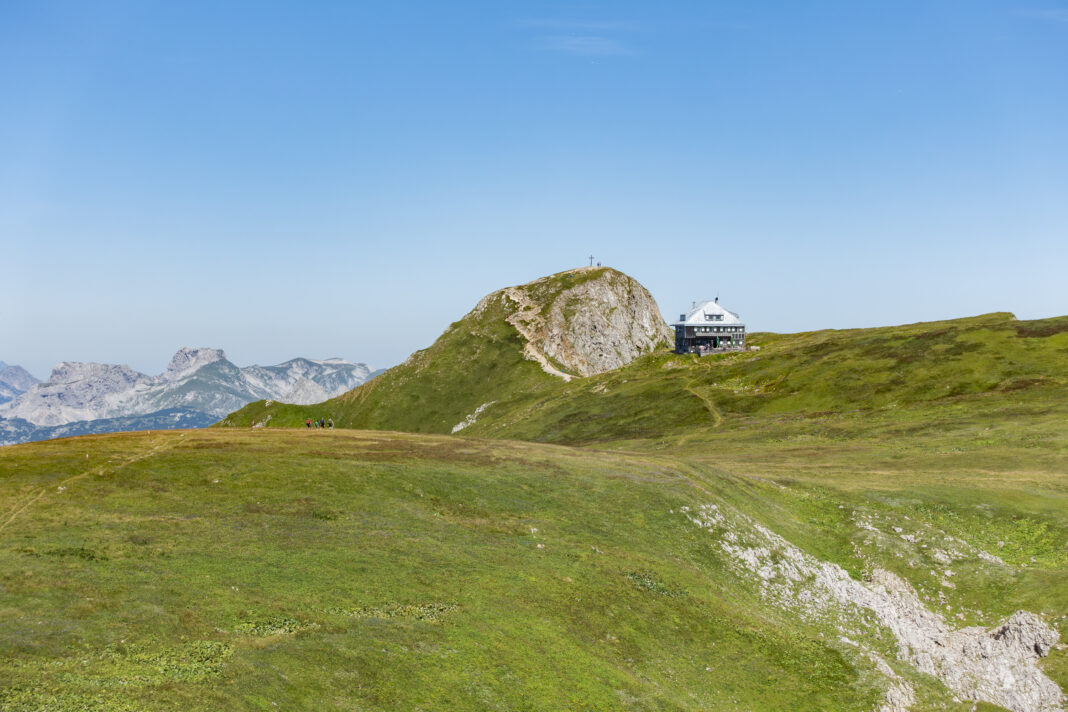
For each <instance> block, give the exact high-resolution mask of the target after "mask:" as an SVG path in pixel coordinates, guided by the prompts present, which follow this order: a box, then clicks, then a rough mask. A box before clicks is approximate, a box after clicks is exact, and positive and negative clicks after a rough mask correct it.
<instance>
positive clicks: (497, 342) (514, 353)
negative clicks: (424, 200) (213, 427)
mask: <svg viewBox="0 0 1068 712" xmlns="http://www.w3.org/2000/svg"><path fill="white" fill-rule="evenodd" d="M592 281H601V282H603V283H605V284H606V285H613V286H614V287H615V288H617V289H627V288H632V287H636V288H638V289H641V290H643V291H644V288H643V287H641V285H639V284H637V282H635V281H634V280H633V279H632V278H630V277H628V276H626V275H624V274H622V273H620V272H618V271H616V270H612V269H609V268H607V267H606V268H597V269H580V270H571V271H568V272H561V273H559V274H555V275H552V276H549V277H545V278H543V279H539V280H535V281H534V282H531V283H529V284H526V285H521V286H520V287H518V288H514V289H518V290H521V291H522V293H523V295H524V296H525V298H526V299H529V300H530V301H531V302H532V303H533V304H535V305H537V306H539V307H540V309H541V311H542V314H543V315H544V314H547V313H548V312H549V311H550V309H551V308H552V307H553V306H559V307H561V311H562V312H563V314H564V318H567V316H568V315H569V314H571V313H572V312H574V311H576V310H577V309H578V308H579V307H578V306H576V305H575V304H573V303H571V301H569V294H571V292H569V290H573V289H575V288H576V287H579V286H580V285H583V284H585V283H588V282H592ZM558 301H559V302H560V303H559V304H558ZM516 311H517V305H516V304H515V303H514V302H513V301H512V299H511V298H510V297H509V296H508V295H507V294H506V293H505V290H501V291H499V292H494V293H493V294H490V295H488V296H487V297H486V298H485V299H483V300H482V301H481V302H480V303H479V304H478V306H476V307H475V309H473V310H472V311H471V312H470V313H468V314H467V315H465V316H464V317H463V318H462V319H461V320H459V321H457V322H454V323H453V324H452V325H450V326H449V328H448V329H446V330H445V333H443V334H442V335H441V336H440V337H439V338H438V340H437V341H435V342H434V344H433V345H432V346H431V347H430V348H428V349H424V350H422V351H417V352H415V353H414V354H412V356H411V357H410V358H408V360H407V361H405V362H404V363H403V364H401V365H400V366H397V367H395V368H391V369H389V370H388V371H386V372H385V373H383V374H382V375H380V376H378V377H377V378H375V379H374V380H372V381H370V382H368V383H367V384H365V385H362V386H360V387H358V388H356V389H354V390H353V391H351V392H349V393H346V394H345V395H342V396H340V397H338V398H334V399H332V400H329V401H326V402H325V403H322V404H318V405H312V406H292V405H288V404H284V403H268V402H265V401H259V402H256V403H251V404H249V405H248V406H246V407H245V408H242V409H241V410H239V411H238V412H236V413H233V414H231V415H230V416H229V417H228V418H226V419H225V420H224V421H223V423H222V424H221V425H222V426H223V427H225V426H237V427H245V426H251V425H255V424H264V425H266V426H268V427H296V426H299V425H301V424H303V423H304V422H305V420H307V419H309V418H310V419H312V420H318V419H319V418H332V419H333V420H334V422H335V423H336V424H337V426H338V427H345V428H377V429H386V430H403V431H407V432H419V433H448V432H451V430H452V428H453V427H454V426H455V425H457V424H458V423H460V422H461V421H463V420H464V419H465V418H466V417H467V415H468V414H470V413H472V412H473V411H475V410H476V409H477V408H478V407H479V406H482V405H484V404H486V403H489V402H491V401H495V400H502V399H503V400H508V399H513V398H520V399H521V398H524V397H527V396H530V395H533V394H539V393H543V392H547V391H552V389H553V388H554V387H555V386H556V385H557V384H558V383H562V382H563V381H562V380H561V379H560V378H559V377H557V376H552V375H550V374H548V373H546V372H545V371H544V370H543V369H542V367H541V366H540V365H539V364H538V363H537V362H535V361H533V360H530V359H528V358H527V357H526V356H525V355H524V348H525V347H526V346H527V343H528V342H527V339H525V338H524V337H523V336H522V335H521V334H520V332H519V331H518V330H517V329H516V328H515V327H514V326H513V325H512V324H511V323H509V321H508V318H509V317H511V316H512V315H514V314H515V313H516ZM658 318H659V317H658ZM547 362H548V363H549V365H550V366H551V367H552V368H555V369H557V370H558V371H560V372H562V373H568V374H570V373H573V372H572V371H569V369H568V366H567V365H566V364H563V363H561V362H559V361H554V360H553V359H552V358H551V357H550V358H547Z"/></svg>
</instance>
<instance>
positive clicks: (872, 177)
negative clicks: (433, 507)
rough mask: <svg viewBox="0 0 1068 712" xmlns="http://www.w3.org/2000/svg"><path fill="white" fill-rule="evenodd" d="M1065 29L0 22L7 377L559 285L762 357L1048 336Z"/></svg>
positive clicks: (113, 12)
mask: <svg viewBox="0 0 1068 712" xmlns="http://www.w3.org/2000/svg"><path fill="white" fill-rule="evenodd" d="M1065 76H1068V5H1065V4H1064V3H1063V2H1053V3H1035V4H1034V5H1026V6H1022V5H1020V4H1019V3H1014V2H990V1H981V2H964V1H958V2H918V1H917V2H904V3H893V4H886V5H878V6H876V5H870V4H864V5H858V4H856V3H850V2H844V1H843V2H827V3H821V4H820V5H819V6H818V7H809V6H787V7H772V6H755V5H754V4H752V3H740V2H728V3H722V4H716V5H714V6H713V5H710V4H705V3H697V2H677V3H661V4H656V5H650V4H647V3H637V2H623V3H584V4H582V5H572V4H567V3H531V4H526V5H524V6H522V7H521V8H520V7H519V6H516V5H511V4H509V5H507V6H502V5H500V4H498V3H490V2H461V3H453V4H449V5H447V6H444V5H440V4H436V3H426V2H423V3H413V4H407V5H405V6H404V7H395V6H389V5H387V6H380V7H362V6H355V5H349V4H346V3H336V4H335V3H323V4H320V5H315V6H307V5H296V4H293V5H281V4H271V5H268V6H262V5H255V4H247V5H246V4H232V5H226V6H218V5H217V4H213V3H201V2H193V3H182V4H177V5H176V4H173V3H160V2H147V3H133V2H114V3H108V4H104V3H97V4H83V3H74V2H33V3H30V2H24V3H19V2H15V3H6V4H4V6H3V7H0V91H2V92H3V96H4V97H5V111H3V112H0V155H3V156H4V160H3V161H0V255H3V256H4V257H5V261H4V263H3V264H4V269H3V271H2V272H0V277H2V279H0V304H2V305H3V307H2V308H0V360H3V361H5V362H7V363H9V364H17V365H21V366H23V367H24V368H26V369H27V370H29V371H30V372H31V373H33V375H34V376H36V377H38V378H46V377H47V376H48V373H49V371H50V370H51V368H52V366H53V365H55V364H56V363H57V362H59V361H98V362H106V363H125V364H128V365H130V366H131V367H133V368H135V369H137V370H139V371H142V372H145V373H150V374H154V373H159V372H161V371H162V370H163V369H164V368H165V367H166V365H167V362H168V361H169V359H170V357H171V355H173V353H174V352H175V351H176V350H177V349H178V348H180V347H182V346H194V347H196V346H210V347H214V348H221V349H223V350H225V351H226V353H227V356H228V357H229V358H230V359H231V360H232V361H233V362H234V363H236V364H238V365H240V366H247V365H251V364H253V363H259V364H261V365H268V364H275V363H279V362H281V361H285V360H288V359H290V358H294V357H297V356H304V357H308V358H316V359H323V358H329V357H334V356H340V357H342V358H345V359H347V360H350V361H362V362H366V363H368V364H370V365H371V366H373V367H375V368H381V367H385V366H389V365H393V364H396V363H399V362H401V361H403V360H404V359H405V358H406V357H407V356H408V355H409V354H410V353H411V352H412V351H415V350H417V349H420V348H425V347H426V346H429V345H430V344H431V343H432V342H433V341H434V339H435V338H437V336H438V335H439V334H440V333H441V331H442V330H443V329H444V328H445V327H446V326H447V325H448V324H449V323H450V322H452V321H455V320H456V319H459V318H460V317H462V316H463V315H464V314H465V313H466V312H467V311H468V310H469V309H471V308H472V307H473V306H474V305H475V303H476V302H477V301H478V299H479V298H481V297H482V296H483V295H485V294H486V293H488V292H491V291H494V290H496V289H499V288H502V287H505V286H509V285H513V284H520V283H524V282H527V281H530V280H532V279H536V278H538V277H541V276H544V275H547V274H551V273H554V272H559V271H561V270H565V269H569V268H573V267H579V266H582V265H585V264H587V263H588V256H589V255H591V254H592V255H594V258H595V260H598V261H601V262H603V263H604V264H605V265H607V266H611V267H614V268H616V269H619V270H621V271H623V272H626V273H627V274H629V275H631V276H633V277H635V278H636V279H638V280H639V281H640V282H642V284H644V285H645V286H646V287H647V288H648V289H649V290H650V291H651V292H652V294H653V296H654V297H655V298H656V300H657V302H658V304H659V306H660V308H661V311H662V313H663V315H664V316H665V318H667V319H668V321H671V320H672V319H673V318H674V317H676V316H677V315H678V314H679V313H680V312H681V311H683V310H684V309H685V308H686V307H688V306H689V305H690V304H691V302H692V301H694V300H702V299H710V298H713V297H715V296H717V295H718V296H720V298H721V301H722V303H723V304H724V305H725V306H727V308H729V309H731V310H733V311H735V312H738V313H739V314H741V316H742V318H743V320H744V321H745V322H746V324H747V326H748V328H749V329H750V330H752V331H777V332H795V331H805V330H812V329H823V328H854V327H866V326H882V325H891V324H902V323H911V322H916V321H935V320H941V319H947V318H956V317H965V316H973V315H977V314H982V313H988V312H995V311H1010V312H1013V313H1015V314H1016V316H1017V317H1018V318H1021V319H1032V318H1042V317H1050V316H1059V315H1063V314H1068V288H1065V286H1064V277H1063V272H1064V265H1065V264H1068V201H1066V200H1065V199H1064V196H1065V195H1068V83H1066V82H1065V81H1064V77H1065Z"/></svg>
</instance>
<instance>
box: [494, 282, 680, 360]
mask: <svg viewBox="0 0 1068 712" xmlns="http://www.w3.org/2000/svg"><path fill="white" fill-rule="evenodd" d="M499 294H503V295H504V296H505V297H506V298H507V299H508V300H510V302H511V303H512V304H513V305H514V311H513V312H512V314H511V316H509V317H508V323H510V324H511V325H512V326H514V327H515V328H516V330H518V331H519V333H520V334H522V335H523V337H524V338H525V339H526V340H527V347H526V349H525V352H526V355H527V358H529V359H531V360H534V361H538V362H539V363H541V365H542V368H543V369H545V371H546V372H548V373H552V374H553V375H556V376H560V377H562V378H564V379H565V380H567V379H569V378H570V376H572V375H579V376H592V375H595V374H598V373H604V372H605V371H611V370H612V369H615V368H619V367H621V366H625V365H627V364H628V363H630V362H631V361H633V360H634V359H636V358H637V357H638V356H641V355H642V354H644V353H648V352H650V351H652V350H653V349H654V348H656V347H657V345H659V344H660V343H662V342H670V341H671V338H672V335H671V329H670V328H669V327H668V325H667V323H665V322H664V319H663V317H662V316H661V315H660V309H659V307H657V304H656V301H655V300H654V299H653V297H652V295H651V294H649V291H648V290H647V289H646V288H645V287H643V286H642V285H641V284H640V283H638V281H637V280H635V279H632V278H631V277H628V276H627V275H625V274H623V273H621V272H617V271H616V270H613V269H608V268H604V267H584V268H581V269H576V270H571V271H570V272H561V273H560V274H554V275H552V276H550V277H543V278H542V279H538V280H535V281H533V282H529V283H528V284H524V285H522V286H519V287H509V288H508V289H504V290H502V291H501V292H496V293H494V294H491V295H490V296H489V297H487V298H486V299H491V298H496V297H497V296H498V295H499Z"/></svg>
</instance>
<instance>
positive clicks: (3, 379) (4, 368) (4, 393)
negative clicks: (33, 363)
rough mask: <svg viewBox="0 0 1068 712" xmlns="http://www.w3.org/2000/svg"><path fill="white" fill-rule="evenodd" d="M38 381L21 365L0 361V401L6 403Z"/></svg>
mask: <svg viewBox="0 0 1068 712" xmlns="http://www.w3.org/2000/svg"><path fill="white" fill-rule="evenodd" d="M37 383H39V381H38V380H37V379H36V378H34V377H33V376H32V375H30V373H29V372H28V371H27V370H26V369H24V368H23V367H22V366H9V365H8V364H6V363H4V362H3V361H0V403H7V402H8V401H10V400H13V399H15V398H17V397H19V396H20V395H22V394H23V393H25V392H26V391H28V390H30V389H31V388H33V386H34V385H35V384H37Z"/></svg>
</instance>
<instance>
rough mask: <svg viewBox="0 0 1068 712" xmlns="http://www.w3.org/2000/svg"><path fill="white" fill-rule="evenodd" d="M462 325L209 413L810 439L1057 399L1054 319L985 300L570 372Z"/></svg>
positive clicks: (525, 432)
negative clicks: (413, 348)
mask: <svg viewBox="0 0 1068 712" xmlns="http://www.w3.org/2000/svg"><path fill="white" fill-rule="evenodd" d="M466 323H467V322H466V320H465V322H459V323H458V324H456V325H453V327H451V328H450V329H449V331H447V332H446V333H445V334H444V335H443V336H442V337H441V339H439V341H438V342H437V343H436V344H435V345H434V347H433V348H432V349H430V350H428V351H426V352H419V353H417V354H415V355H414V356H413V357H412V359H411V362H410V363H409V364H405V365H404V366H401V367H398V368H396V369H393V370H391V371H388V372H386V374H384V375H383V376H381V377H379V378H378V379H376V381H373V382H371V383H370V384H368V385H366V386H363V387H361V388H359V389H356V390H355V391H352V392H351V393H349V394H346V395H345V396H342V397H341V398H337V399H334V400H333V401H328V402H326V403H324V404H321V405H317V406H303V407H302V406H287V405H282V404H270V405H267V404H265V403H263V402H260V403H254V404H251V405H249V406H248V407H246V408H245V409H243V410H241V411H239V412H238V413H236V414H233V415H231V416H230V417H229V418H228V419H227V420H225V421H224V422H223V424H224V425H233V426H249V425H253V424H255V423H263V422H265V421H267V424H268V425H269V426H274V425H278V426H295V425H298V424H299V423H302V422H303V421H304V419H305V418H313V419H315V418H319V417H332V418H333V419H334V420H335V422H336V423H337V424H338V425H339V426H341V427H377V428H389V429H396V430H406V431H412V432H449V430H450V429H451V427H452V426H453V425H455V424H456V423H458V422H460V421H462V420H464V419H465V418H466V417H467V416H468V415H471V414H473V413H474V411H475V409H476V408H478V407H479V406H480V405H482V404H486V403H489V404H490V405H488V406H487V407H486V408H485V409H484V410H483V411H482V412H481V413H479V414H478V416H477V418H475V419H474V420H475V422H473V423H472V424H471V425H470V426H468V427H467V428H465V429H464V430H463V431H462V432H463V434H465V435H477V436H492V437H506V438H515V439H521V440H537V441H550V442H559V443H571V444H589V443H596V442H602V443H608V442H618V441H621V440H622V441H626V440H649V439H653V438H660V437H664V436H668V435H673V434H674V435H683V434H685V435H686V437H688V438H691V439H692V438H702V437H716V436H718V435H721V434H723V433H731V432H733V430H735V429H736V428H743V429H744V428H747V427H749V425H750V424H751V423H752V422H754V421H759V422H760V423H761V424H762V427H775V428H779V429H781V430H782V436H783V437H790V436H792V435H796V436H807V437H811V436H813V432H814V431H813V426H817V427H818V431H819V432H820V433H821V434H822V435H821V437H834V436H835V435H834V429H835V426H834V423H838V422H841V421H843V420H851V419H854V420H857V421H858V422H856V423H850V424H849V425H848V427H845V428H844V429H843V433H844V434H845V433H847V434H848V436H850V437H855V436H857V435H858V434H860V433H863V432H871V433H873V434H879V433H881V434H882V436H885V437H893V436H894V434H895V433H897V434H900V433H901V432H903V431H908V429H909V428H925V427H928V426H929V425H931V424H937V423H939V422H942V421H947V420H948V421H952V422H955V421H956V420H959V416H960V414H961V413H962V412H963V410H972V409H977V410H982V411H984V412H990V413H992V415H991V418H992V419H994V420H995V421H997V423H996V426H997V427H1000V425H999V424H1001V423H1002V421H1003V420H1007V419H1011V418H1012V417H1014V414H1015V413H1018V412H1026V413H1031V412H1035V413H1041V412H1042V411H1044V410H1046V409H1048V407H1049V404H1050V403H1051V402H1060V401H1062V400H1064V399H1065V398H1066V397H1068V359H1066V358H1065V356H1066V354H1068V317H1061V318H1057V319H1045V320H1039V321H1018V320H1016V319H1015V318H1014V317H1013V316H1012V315H1011V314H988V315H984V316H979V317H973V318H967V319H955V320H952V321H943V322H928V323H921V324H910V325H905V326H894V327H884V328H876V329H853V330H842V331H817V332H808V333H801V334H788V335H783V334H753V335H752V336H751V337H750V343H751V344H753V345H756V346H759V347H760V349H759V350H758V351H747V352H743V353H735V354H724V355H715V356H706V357H697V356H693V355H682V356H680V355H676V354H673V353H671V352H669V351H667V350H664V351H661V352H658V353H655V354H650V355H648V356H645V357H642V358H639V359H638V360H636V361H634V362H633V363H631V364H630V365H628V366H625V367H624V368H621V369H618V370H615V371H611V372H609V373H605V374H601V375H599V376H592V377H589V378H576V379H574V380H572V381H571V382H570V383H564V382H563V381H561V380H559V379H553V378H551V377H548V376H546V375H545V374H544V373H542V372H541V371H540V370H539V369H538V368H537V366H536V365H535V364H534V363H533V362H530V361H524V360H523V359H522V356H521V355H520V353H519V350H518V349H519V348H520V346H519V343H518V342H517V341H516V340H515V339H518V338H519V337H518V335H515V334H514V330H510V327H508V326H507V324H505V325H504V326H503V327H502V326H500V325H501V320H500V319H486V320H485V322H484V323H485V328H487V329H488V328H489V326H490V325H494V326H496V328H497V329H498V333H497V337H496V338H486V337H485V335H484V333H477V332H475V331H473V330H470V331H469V330H468V327H467V326H466ZM461 325H463V328H461ZM509 331H511V332H512V333H511V334H509ZM475 334H477V335H475ZM413 371H414V373H415V375H413ZM962 409H963V410H962ZM999 413H1000V415H998V414H999ZM268 418H270V420H269V421H268ZM1029 437H1041V434H1040V433H1035V434H1033V435H1032V436H1029Z"/></svg>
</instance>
